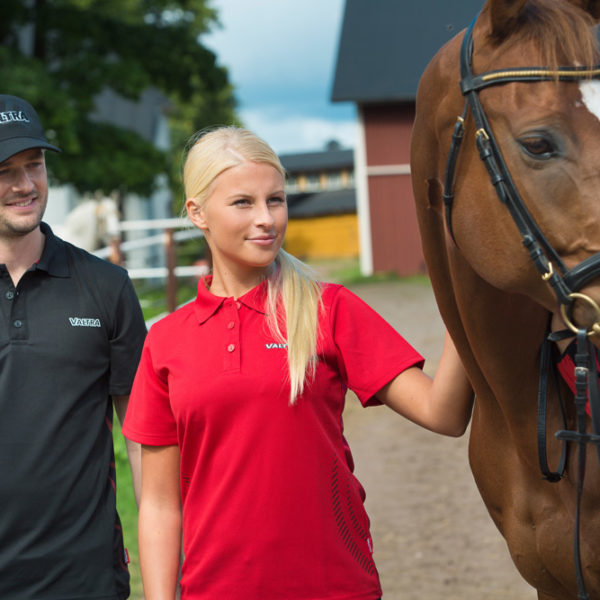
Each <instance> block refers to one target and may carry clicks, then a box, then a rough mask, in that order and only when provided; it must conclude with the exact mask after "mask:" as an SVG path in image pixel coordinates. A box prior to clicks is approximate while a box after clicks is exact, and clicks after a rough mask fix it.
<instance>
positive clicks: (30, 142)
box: [0, 138, 61, 163]
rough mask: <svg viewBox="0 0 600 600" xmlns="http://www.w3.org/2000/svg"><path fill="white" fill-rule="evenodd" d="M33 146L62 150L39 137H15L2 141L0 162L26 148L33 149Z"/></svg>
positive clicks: (55, 150) (0, 144) (56, 150)
mask: <svg viewBox="0 0 600 600" xmlns="http://www.w3.org/2000/svg"><path fill="white" fill-rule="evenodd" d="M31 148H44V149H46V150H52V151H53V152H60V151H61V150H60V148H57V147H56V146H53V145H52V144H49V143H48V142H44V141H43V140H39V139H37V138H13V139H10V140H6V141H5V142H3V143H0V163H2V162H4V161H5V160H8V159H9V158H10V157H11V156H14V155H15V154H18V153H19V152H23V151H25V150H31Z"/></svg>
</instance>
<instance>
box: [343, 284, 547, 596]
mask: <svg viewBox="0 0 600 600" xmlns="http://www.w3.org/2000/svg"><path fill="white" fill-rule="evenodd" d="M349 287H350V289H351V290H352V291H354V292H355V293H356V294H358V295H359V296H360V297H362V298H363V299H364V300H365V301H366V302H367V303H368V304H370V305H371V306H372V307H373V308H375V309H376V310H377V311H378V312H379V313H380V314H382V315H383V316H384V317H385V318H386V319H387V320H388V321H389V322H390V323H391V324H392V325H393V326H394V327H396V329H397V330H398V331H400V332H401V333H402V335H404V337H405V338H406V339H407V340H408V341H409V342H411V343H412V344H413V345H414V346H415V347H416V348H417V349H418V350H419V351H420V352H421V353H422V354H423V355H424V356H425V357H426V358H427V359H428V360H427V363H426V370H427V371H428V372H429V373H432V372H433V370H435V366H436V364H437V361H438V360H439V356H440V352H441V347H442V340H443V325H442V321H441V319H440V317H439V314H438V311H437V307H436V305H435V301H434V298H433V294H432V292H431V288H430V286H429V284H428V283H426V282H424V281H417V282H412V281H410V282H392V283H381V284H379V283H368V284H362V285H355V286H349ZM344 421H345V429H346V437H347V439H348V441H349V443H350V447H351V448H352V452H353V455H354V459H355V463H356V474H357V476H358V478H359V480H360V481H361V482H362V484H363V485H364V487H365V488H366V490H367V501H366V506H367V511H368V513H369V515H370V517H371V526H372V534H373V539H374V544H375V561H376V564H377V566H378V569H379V573H380V575H381V580H382V585H383V591H384V599H385V600H417V599H418V600H434V599H438V598H439V599H443V600H475V599H477V600H534V599H535V598H537V595H536V594H535V592H534V591H533V588H531V587H530V586H529V585H528V584H527V583H525V581H524V580H523V579H521V577H520V575H519V574H518V572H517V570H516V569H515V567H514V566H513V564H512V561H511V560H510V557H509V554H508V550H507V548H506V544H505V542H504V540H503V538H502V537H501V535H500V533H499V532H498V530H497V529H496V527H495V526H494V525H493V523H492V521H491V519H490V517H489V516H488V514H487V511H486V509H485V507H484V504H483V502H482V500H481V498H480V496H479V493H478V491H477V488H476V486H475V483H474V481H473V477H472V475H471V472H470V470H469V466H468V459H467V443H468V435H465V436H464V437H463V438H460V439H458V440H456V439H451V438H444V437H442V436H438V435H435V434H432V433H429V432H427V431H424V430H422V429H421V428H419V427H417V426H415V425H413V424H411V423H409V422H407V421H405V420H404V419H402V418H400V417H397V416H396V415H395V414H394V413H392V412H391V411H390V410H389V409H387V408H385V407H381V408H379V407H378V408H369V409H363V408H362V407H361V406H360V405H359V403H358V400H356V398H349V402H348V407H347V408H346V411H345V414H344Z"/></svg>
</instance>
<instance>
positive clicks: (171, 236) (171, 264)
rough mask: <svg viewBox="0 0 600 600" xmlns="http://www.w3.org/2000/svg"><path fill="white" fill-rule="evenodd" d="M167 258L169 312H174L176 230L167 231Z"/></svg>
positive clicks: (175, 301)
mask: <svg viewBox="0 0 600 600" xmlns="http://www.w3.org/2000/svg"><path fill="white" fill-rule="evenodd" d="M165 258H166V263H167V289H166V294H167V310H168V311H169V312H173V311H174V310H175V309H176V308H177V277H175V266H176V265H177V253H176V249H175V230H174V229H165Z"/></svg>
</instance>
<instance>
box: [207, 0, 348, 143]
mask: <svg viewBox="0 0 600 600" xmlns="http://www.w3.org/2000/svg"><path fill="white" fill-rule="evenodd" d="M212 6H214V8H216V9H217V11H218V13H219V18H220V20H221V22H222V28H221V29H216V30H215V31H214V32H212V33H210V34H208V35H205V36H203V37H202V43H204V44H206V45H207V46H208V47H209V48H211V49H212V50H213V51H215V53H216V54H217V60H218V62H219V63H220V64H222V65H224V66H226V67H227V68H228V70H229V73H230V78H231V81H232V82H233V84H234V86H235V95H236V98H237V99H238V104H239V114H240V117H241V119H242V121H243V122H244V123H245V125H246V126H247V127H248V128H250V129H252V130H253V131H255V132H256V133H257V134H258V135H261V136H262V137H264V138H265V139H266V140H267V141H268V142H269V143H270V144H271V145H272V146H273V148H274V149H275V150H276V151H277V152H279V153H287V152H300V151H314V150H320V149H321V148H323V147H324V146H325V144H326V143H327V142H328V141H330V140H332V139H337V140H338V141H339V142H340V143H341V144H342V145H343V146H344V147H353V146H354V145H355V137H356V123H355V120H356V119H355V108H354V106H353V105H352V104H351V103H344V104H333V103H332V102H331V100H330V94H331V86H332V84H333V78H334V69H335V60H336V57H337V46H338V39H339V33H340V29H341V22H342V15H343V7H344V0H326V1H325V2H323V0H303V2H287V1H282V0H251V1H250V0H213V2H212Z"/></svg>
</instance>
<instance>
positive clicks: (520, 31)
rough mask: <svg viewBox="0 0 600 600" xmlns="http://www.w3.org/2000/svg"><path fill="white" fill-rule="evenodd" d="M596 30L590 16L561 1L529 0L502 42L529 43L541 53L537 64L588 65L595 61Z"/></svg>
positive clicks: (596, 54)
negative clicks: (539, 61)
mask: <svg viewBox="0 0 600 600" xmlns="http://www.w3.org/2000/svg"><path fill="white" fill-rule="evenodd" d="M596 34H597V31H596V26H595V23H594V20H593V19H592V17H591V16H590V15H589V14H588V13H587V12H585V11H584V10H582V9H581V8H579V7H577V6H575V5H574V4H571V3H570V2H565V0H529V1H528V2H527V3H526V5H525V7H524V8H523V10H522V11H521V13H520V14H519V17H518V18H517V19H516V20H515V22H514V30H513V32H511V34H510V36H509V38H507V39H506V40H505V41H504V42H503V44H504V45H506V46H509V45H510V46H512V45H515V44H519V43H523V42H533V43H534V44H535V46H536V47H537V49H538V51H539V52H540V55H541V60H542V61H543V64H541V65H540V66H545V67H549V68H552V69H555V68H557V67H560V66H567V65H579V66H585V67H592V66H594V65H596V64H598V62H600V61H599V57H600V51H599V49H598V38H597V37H596Z"/></svg>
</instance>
